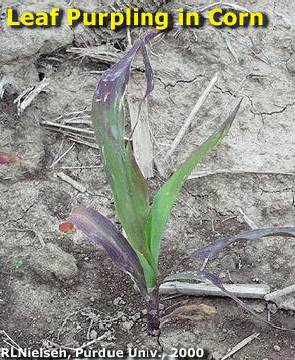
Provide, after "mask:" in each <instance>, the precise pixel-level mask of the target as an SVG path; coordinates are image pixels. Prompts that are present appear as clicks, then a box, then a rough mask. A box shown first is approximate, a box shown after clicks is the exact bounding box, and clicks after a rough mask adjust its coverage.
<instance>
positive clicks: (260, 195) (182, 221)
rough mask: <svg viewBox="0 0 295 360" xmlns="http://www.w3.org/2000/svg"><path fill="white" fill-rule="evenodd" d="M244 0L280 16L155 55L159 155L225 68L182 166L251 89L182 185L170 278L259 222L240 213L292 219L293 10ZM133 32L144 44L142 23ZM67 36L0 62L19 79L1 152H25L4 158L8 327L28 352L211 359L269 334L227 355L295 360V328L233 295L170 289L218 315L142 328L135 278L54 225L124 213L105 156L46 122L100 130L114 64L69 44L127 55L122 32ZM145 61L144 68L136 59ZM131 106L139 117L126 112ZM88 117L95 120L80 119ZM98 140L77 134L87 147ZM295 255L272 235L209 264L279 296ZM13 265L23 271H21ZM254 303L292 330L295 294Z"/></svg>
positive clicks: (5, 104)
mask: <svg viewBox="0 0 295 360" xmlns="http://www.w3.org/2000/svg"><path fill="white" fill-rule="evenodd" d="M187 3H188V2H187ZM241 4H243V5H245V6H246V5H247V6H250V7H252V8H253V10H260V9H261V8H262V7H264V9H266V11H267V12H268V14H269V17H270V22H269V26H268V27H267V28H266V29H262V30H261V29H233V30H228V29H222V30H221V29H213V28H212V27H211V28H206V29H203V30H200V31H196V32H195V34H193V32H192V31H183V32H181V33H179V34H178V36H173V34H168V35H167V36H165V37H164V38H163V39H162V40H159V41H156V42H154V43H153V44H152V46H151V48H150V51H149V52H150V58H151V63H152V66H153V69H154V72H155V89H154V91H153V93H152V95H151V96H150V97H149V99H148V108H149V119H150V127H151V131H152V133H153V135H154V138H155V142H156V143H155V144H154V153H155V154H156V153H159V156H161V155H163V154H164V153H165V151H166V150H167V146H168V145H169V144H170V143H171V142H172V140H173V139H174V137H175V136H176V134H177V132H178V130H179V128H180V127H181V125H182V123H183V122H184V121H185V119H186V117H187V116H188V114H189V112H190V111H191V109H192V107H193V106H194V104H195V103H196V101H197V99H198V98H199V97H200V95H201V94H202V92H203V90H204V88H205V87H206V86H207V84H208V83H209V81H210V80H211V79H212V77H213V76H214V74H215V73H216V72H217V71H218V72H219V73H220V75H219V80H218V82H217V84H216V86H215V87H214V89H213V90H212V91H211V93H210V95H209V96H208V98H207V99H206V101H205V103H204V105H203V106H202V108H201V110H200V111H199V113H198V114H197V116H196V118H195V120H194V121H193V123H192V125H191V127H190V130H189V132H188V133H187V135H186V138H185V140H184V141H183V142H182V143H181V144H180V146H179V147H178V149H177V152H176V153H175V155H174V157H173V159H172V163H171V167H172V169H175V168H176V167H177V166H178V165H179V164H180V163H181V162H182V161H183V160H184V159H185V158H186V157H187V155H188V154H189V153H190V152H191V151H192V150H193V149H194V148H195V147H196V145H199V144H200V143H202V141H203V140H204V139H205V138H206V137H207V136H208V134H210V133H211V132H212V131H213V130H214V129H216V127H217V126H218V124H220V121H221V120H222V119H224V118H225V116H226V115H227V114H228V111H229V109H230V108H232V107H233V106H234V104H235V101H237V98H240V97H241V96H243V97H244V100H243V103H242V106H241V109H240V111H239V112H238V115H237V117H236V119H235V121H234V124H233V126H232V129H231V131H230V133H229V135H228V136H227V138H226V139H225V141H224V142H223V143H222V144H221V145H220V146H219V148H218V149H217V150H216V151H214V152H213V153H212V154H210V155H209V156H208V157H207V158H206V159H205V161H203V162H202V163H201V165H200V166H199V167H198V168H197V169H196V177H195V178H194V179H191V180H188V181H187V183H186V184H185V186H184V189H183V191H182V193H181V195H180V199H179V201H178V203H177V204H176V206H175V207H174V209H173V212H172V215H171V217H170V220H169V223H168V226H167V231H166V233H165V238H164V240H163V248H162V253H161V256H160V281H162V280H163V278H164V277H165V276H167V275H169V274H172V273H173V272H174V271H175V270H176V266H177V264H178V263H179V261H180V260H181V259H182V257H184V256H186V255H187V254H188V253H190V252H191V251H193V250H194V249H196V248H198V247H200V246H203V245H205V244H207V243H209V242H210V241H212V240H214V239H216V238H218V237H221V236H229V235H233V234H236V233H237V232H239V231H241V230H244V229H248V225H247V223H246V221H245V219H244V218H243V216H242V215H241V212H240V211H239V209H242V210H243V212H244V213H245V214H246V215H247V216H248V218H249V219H251V220H252V221H254V222H255V224H256V225H257V226H259V227H267V226H282V225H294V223H295V220H294V173H295V172H294V170H295V161H294V160H295V159H294V156H295V155H294V154H295V141H294V133H295V122H294V105H295V92H294V83H295V41H294V39H295V37H294V33H295V29H294V24H293V23H292V21H291V20H290V19H291V17H292V14H293V16H294V15H295V12H294V8H293V7H292V6H293V5H292V3H290V2H288V1H285V2H284V1H283V2H281V3H280V4H278V3H277V2H275V1H268V2H266V1H256V2H255V4H253V2H252V3H251V2H250V1H248V2H247V1H245V2H241ZM191 5H192V4H191ZM288 16H289V17H288ZM22 31H23V30H20V33H19V34H21V32H22ZM15 36H20V35H15ZM107 36H108V37H107ZM132 36H133V38H134V39H135V38H136V37H137V36H138V31H137V30H134V31H133V32H132ZM81 39H84V42H83V41H82V40H81ZM225 39H226V40H227V41H225ZM67 41H68V43H67V44H66V45H63V46H60V44H58V48H53V49H49V50H48V47H47V48H46V51H45V50H44V48H42V47H41V48H40V49H38V50H37V51H36V52H34V53H32V54H28V53H27V52H26V53H25V54H23V56H22V53H21V52H19V54H18V56H17V57H16V56H15V55H11V57H10V58H6V59H4V60H3V61H2V62H1V61H0V72H1V74H2V75H3V74H12V76H13V78H14V82H13V83H12V84H11V85H10V86H9V87H8V88H7V89H6V91H5V93H4V97H3V99H2V100H1V101H0V107H1V112H0V128H1V132H0V148H1V151H5V152H10V153H14V154H18V155H19V156H21V157H22V158H23V159H24V161H23V162H22V163H21V164H20V165H12V166H1V167H0V192H1V197H0V219H1V221H0V242H1V248H0V261H1V266H0V272H1V287H0V312H1V318H0V324H1V329H3V330H5V332H6V333H7V334H8V335H9V336H10V337H11V338H12V339H13V340H14V341H15V342H16V343H17V344H18V345H19V346H21V347H31V348H39V347H44V348H56V346H58V345H62V346H65V347H70V348H77V347H79V346H81V345H82V344H84V343H87V342H90V341H92V340H94V339H96V338H99V337H101V336H103V335H104V334H105V336H104V338H103V339H101V340H100V341H99V342H98V343H95V342H94V343H93V344H92V345H89V346H88V347H87V348H89V349H91V348H92V349H99V348H101V347H106V348H109V349H118V350H120V349H122V350H124V349H126V347H132V348H138V349H147V348H148V349H161V348H163V349H164V350H165V351H169V349H171V347H178V348H180V347H187V348H191V347H193V348H197V347H201V348H204V349H206V350H207V351H208V353H209V354H210V355H208V356H207V358H210V356H211V358H212V357H213V358H214V359H220V358H221V356H223V355H225V354H226V353H227V352H228V350H229V348H232V347H233V346H234V345H236V344H237V343H239V342H240V341H241V340H243V339H244V338H246V337H247V336H249V335H251V334H253V333H260V335H259V337H258V338H257V339H255V340H253V341H252V342H251V343H250V344H248V345H247V346H246V347H244V348H243V349H241V350H240V351H239V352H237V353H236V354H235V355H233V356H232V359H239V360H240V359H241V360H242V359H251V360H257V359H260V360H263V359H268V360H278V359H286V360H287V359H288V360H291V359H294V358H295V349H294V346H295V345H294V339H295V335H294V333H291V332H283V331H279V330H277V329H274V328H272V327H269V326H267V325H266V324H264V323H262V322H260V321H258V320H257V319H255V318H253V317H252V316H251V315H250V314H248V313H246V312H245V311H244V310H243V309H242V308H240V307H239V306H238V305H237V304H236V303H234V302H233V301H232V300H230V299H227V298H213V297H204V298H200V297H188V296H187V297H179V298H174V299H165V298H162V299H161V303H162V305H161V308H162V313H163V315H165V314H168V313H169V312H171V311H172V310H174V309H175V308H176V307H177V306H180V305H185V304H201V303H204V304H206V305H210V306H213V307H214V308H215V309H216V314H215V316H214V317H212V318H200V319H199V320H198V321H195V322H191V321H184V320H178V319H175V320H174V321H170V322H168V323H166V324H164V325H163V328H162V331H161V335H160V337H159V339H158V340H159V341H158V340H157V339H155V338H151V337H147V335H146V333H145V308H144V304H143V303H142V301H141V298H140V295H139V294H138V293H136V292H135V290H134V289H133V285H132V282H131V281H130V279H129V278H128V277H126V276H125V275H123V274H122V273H121V272H120V271H119V270H118V269H117V268H116V267H115V266H114V265H113V264H112V262H111V261H110V259H109V258H108V257H107V256H106V255H105V254H104V253H103V252H102V251H101V250H100V249H99V248H98V247H96V246H95V245H94V244H92V243H90V242H88V241H87V240H86V239H84V238H83V236H82V235H81V234H74V235H65V234H61V233H59V231H58V226H59V224H60V222H61V221H62V220H63V219H65V218H66V217H67V215H68V214H69V213H70V211H71V209H72V207H73V206H75V205H86V206H92V207H93V208H95V209H98V210H99V211H101V212H102V213H104V214H105V215H107V216H109V217H110V218H111V219H112V220H113V221H116V216H115V211H114V204H113V200H112V194H111V191H110V187H109V184H108V183H107V180H106V177H105V174H104V171H103V169H102V167H101V160H100V155H99V152H98V151H97V150H96V149H94V148H92V147H89V146H86V145H83V144H81V143H78V142H72V141H71V140H70V139H69V135H68V134H64V133H63V132H62V131H60V132H54V131H52V129H51V130H49V129H48V128H45V127H43V126H41V125H40V121H55V122H60V121H64V120H65V119H70V120H69V123H68V124H71V122H72V124H71V125H72V126H78V127H79V126H84V129H88V130H91V128H90V127H89V126H88V124H87V120H89V114H90V109H91V101H92V94H93V91H94V88H95V84H96V82H97V81H98V79H99V76H100V75H99V73H98V71H103V70H105V69H107V68H108V66H109V65H110V64H109V63H108V62H107V61H105V62H103V61H101V60H98V59H96V58H95V57H87V56H85V57H82V58H81V57H78V56H77V55H76V54H73V53H70V52H67V50H69V49H70V48H71V47H73V46H76V47H82V48H83V47H85V46H88V47H92V46H96V47H97V48H98V49H99V48H100V47H103V46H108V50H109V52H112V53H115V54H119V55H120V51H121V50H122V49H124V48H125V47H126V45H127V40H126V36H125V32H124V31H122V32H120V33H117V34H116V38H114V36H112V35H110V34H107V35H105V34H102V33H101V32H99V31H96V32H95V31H94V32H88V31H86V30H85V29H84V30H83V31H80V32H77V33H76V34H75V36H74V38H73V39H72V38H71V39H70V40H67ZM228 43H230V44H231V45H232V49H233V50H232V51H234V54H233V53H232V51H230V49H229V47H228ZM47 45H48V43H47ZM118 49H119V50H118ZM11 54H13V53H12V50H11ZM7 55H9V53H8V54H5V56H7ZM234 55H235V56H234ZM136 64H139V66H141V59H140V57H138V59H137V60H136ZM44 75H45V76H46V77H47V78H48V79H49V81H50V83H49V85H48V86H47V87H46V88H45V89H44V90H43V91H42V92H41V93H40V94H39V95H38V96H37V97H36V98H35V99H34V101H33V102H32V103H31V105H30V106H29V107H28V108H27V109H26V110H25V111H24V112H23V113H22V114H21V115H20V116H17V114H16V108H15V105H14V104H13V101H14V99H15V98H16V97H17V96H18V95H19V94H20V93H21V92H22V91H23V90H24V89H25V88H27V87H29V86H31V85H34V84H35V85H36V84H37V83H38V82H39V81H40V78H42V77H43V76H44ZM144 87H145V79H144V74H143V73H142V72H141V71H139V70H138V69H137V70H136V67H135V69H134V70H133V71H132V83H131V85H130V87H129V90H128V91H129V92H130V93H131V94H132V93H133V94H136V95H137V96H140V95H141V94H142V93H143V92H144ZM126 113H127V119H128V109H127V108H126ZM220 113H221V115H220V116H218V115H219V114H220ZM62 116H63V117H62ZM81 120H83V121H85V120H86V123H85V124H82V125H81V124H75V122H77V121H81ZM73 124H75V125H73ZM127 126H129V125H128V124H127ZM85 136H86V135H85ZM88 137H91V136H90V135H87V136H86V137H83V138H81V137H80V138H79V139H80V141H84V142H89V141H90V140H89V139H88ZM76 139H77V137H76ZM72 144H74V146H73V147H72V148H71V149H70V151H69V152H68V153H67V154H66V156H64V157H63V158H62V159H61V160H60V161H59V162H58V163H57V164H56V165H54V166H52V164H53V163H54V161H55V160H56V159H58V158H59V156H61V155H62V154H63V153H64V152H65V151H66V150H68V149H69V148H70V147H71V145H72ZM60 171H62V172H64V173H65V174H67V175H68V176H70V177H71V178H72V179H74V180H76V181H77V182H79V183H80V184H83V185H84V187H85V189H84V190H85V191H84V190H83V189H82V190H83V191H81V189H80V191H79V190H77V189H76V188H74V187H72V185H71V184H69V183H67V182H65V181H63V180H62V179H61V178H60V177H59V176H57V173H58V172H60ZM161 184H162V180H161V179H160V178H159V177H158V176H157V175H156V172H155V177H154V178H153V179H150V180H149V187H150V191H151V193H152V194H154V193H155V191H156V190H157V189H158V188H159V187H160V186H161ZM118 226H119V225H118ZM44 243H45V244H44ZM44 245H45V246H44ZM294 257H295V242H294V240H293V239H291V238H279V237H270V238H264V239H261V240H258V241H255V242H253V243H252V244H251V245H249V244H245V243H239V244H237V245H235V246H233V247H231V248H230V249H228V250H227V251H225V252H224V253H223V254H221V255H220V256H219V257H218V258H217V259H215V260H214V261H210V262H209V263H208V265H207V269H208V270H210V271H213V272H215V273H217V274H218V275H219V276H220V277H221V278H222V280H223V282H225V283H227V282H234V283H266V284H268V285H269V286H270V287H271V290H272V291H273V290H276V289H281V288H284V287H286V286H288V285H292V284H293V283H294V277H295V274H294V271H295V270H294V266H293V264H294ZM16 260H18V261H19V260H21V261H22V263H23V266H20V267H18V266H16V265H17V264H18V263H17V262H16ZM200 266H201V264H200V263H199V262H198V261H183V262H182V263H181V266H179V267H178V270H188V269H198V268H200ZM246 302H247V303H248V304H251V305H252V306H253V307H254V308H255V309H256V310H257V311H259V313H260V315H261V316H263V317H264V318H265V319H266V318H267V317H268V316H270V320H271V321H272V322H273V323H275V324H276V325H278V326H284V327H287V328H290V329H294V328H295V317H294V311H295V307H294V296H292V294H291V295H290V297H289V298H288V299H287V300H286V301H285V302H283V306H281V307H282V308H278V307H277V306H276V305H275V304H273V303H266V302H264V301H263V300H247V301H246ZM5 340H7V338H6V337H5V336H4V335H3V336H2V339H1V346H7V344H6V343H5V342H4V341H5Z"/></svg>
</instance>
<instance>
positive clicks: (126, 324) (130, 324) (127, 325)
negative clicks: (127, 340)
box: [122, 320, 134, 330]
mask: <svg viewBox="0 0 295 360" xmlns="http://www.w3.org/2000/svg"><path fill="white" fill-rule="evenodd" d="M133 325H134V322H133V321H132V320H130V321H124V322H123V323H122V327H123V329H124V330H130V329H132V327H133Z"/></svg>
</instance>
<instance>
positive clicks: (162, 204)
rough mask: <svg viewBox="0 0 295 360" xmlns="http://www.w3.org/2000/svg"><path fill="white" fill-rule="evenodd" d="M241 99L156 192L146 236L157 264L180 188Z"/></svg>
mask: <svg viewBox="0 0 295 360" xmlns="http://www.w3.org/2000/svg"><path fill="white" fill-rule="evenodd" d="M241 102H242V99H241V100H240V101H239V103H238V105H237V106H236V107H235V109H234V110H233V112H232V113H231V114H230V115H229V117H228V118H227V120H226V121H225V122H224V123H223V124H222V125H221V126H220V128H219V129H218V130H217V131H215V132H214V133H213V134H212V135H211V136H210V137H209V138H208V139H207V140H206V141H205V142H204V143H203V144H202V145H201V146H200V147H199V148H198V149H197V150H196V151H194V152H193V153H192V154H191V155H190V157H189V158H188V159H187V160H186V161H185V162H184V163H183V164H182V165H181V166H180V167H179V168H178V170H177V171H176V172H175V173H174V174H173V175H172V176H171V178H170V179H169V180H168V181H167V182H166V183H165V184H164V185H163V186H162V188H161V189H160V190H159V191H158V192H157V194H156V196H155V198H154V202H153V205H152V207H151V209H150V212H149V216H148V221H147V225H146V234H147V237H148V239H149V247H150V250H151V253H152V254H153V256H154V260H155V263H156V264H157V262H158V256H159V252H160V246H161V240H162V236H163V232H164V229H165V225H166V223H167V221H168V217H169V215H170V212H171V209H172V206H173V204H174V202H175V201H176V199H177V196H178V194H179V192H180V190H181V187H182V185H183V183H184V182H185V180H186V179H187V178H188V176H189V175H190V174H191V172H192V171H193V170H194V168H195V167H196V166H197V164H198V163H199V162H200V161H201V160H203V159H204V158H205V156H206V155H207V154H208V153H209V152H210V151H211V150H212V149H213V148H214V147H215V146H216V145H217V144H219V143H220V142H221V140H222V139H223V138H224V137H225V136H226V134H227V133H228V131H229V129H230V127H231V124H232V122H233V120H234V118H235V116H236V114H237V112H238V109H239V107H240V104H241Z"/></svg>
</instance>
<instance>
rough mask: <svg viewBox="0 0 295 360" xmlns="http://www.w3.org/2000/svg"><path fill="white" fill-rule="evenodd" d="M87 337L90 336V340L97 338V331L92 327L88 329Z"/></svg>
mask: <svg viewBox="0 0 295 360" xmlns="http://www.w3.org/2000/svg"><path fill="white" fill-rule="evenodd" d="M89 337H90V339H91V340H94V339H96V338H97V332H96V331H95V330H94V329H92V330H91V331H90V334H89Z"/></svg>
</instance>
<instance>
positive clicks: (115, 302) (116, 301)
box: [113, 297, 122, 306]
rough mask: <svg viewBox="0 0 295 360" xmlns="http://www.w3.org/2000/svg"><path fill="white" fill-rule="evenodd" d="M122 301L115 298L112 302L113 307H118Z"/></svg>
mask: <svg viewBox="0 0 295 360" xmlns="http://www.w3.org/2000/svg"><path fill="white" fill-rule="evenodd" d="M121 300H122V298H120V297H117V298H116V299H115V300H114V301H113V304H114V305H115V306H118V305H119V302H120V301H121Z"/></svg>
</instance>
